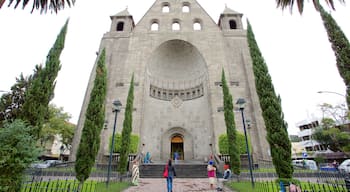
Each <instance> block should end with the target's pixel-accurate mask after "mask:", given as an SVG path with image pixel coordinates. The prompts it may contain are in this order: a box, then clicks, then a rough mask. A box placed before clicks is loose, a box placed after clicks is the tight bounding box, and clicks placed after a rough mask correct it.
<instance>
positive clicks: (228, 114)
mask: <svg viewBox="0 0 350 192" xmlns="http://www.w3.org/2000/svg"><path fill="white" fill-rule="evenodd" d="M221 85H222V92H223V99H224V116H225V124H226V133H227V138H228V139H227V140H228V151H229V155H230V165H231V168H232V171H233V173H235V174H237V175H239V174H240V173H241V170H240V167H241V159H240V154H241V153H240V152H239V145H238V140H237V129H236V125H235V115H234V113H233V103H232V95H231V94H230V90H229V89H228V86H227V82H226V78H225V71H224V69H222V74H221Z"/></svg>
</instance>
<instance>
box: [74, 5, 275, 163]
mask: <svg viewBox="0 0 350 192" xmlns="http://www.w3.org/2000/svg"><path fill="white" fill-rule="evenodd" d="M110 18H111V28H110V31H109V32H107V33H106V34H104V36H103V38H102V40H101V44H100V48H99V50H100V52H102V49H104V48H105V50H106V66H107V73H108V83H107V86H108V89H107V97H106V102H105V109H106V120H105V122H106V123H105V127H104V128H103V129H102V133H101V146H100V150H99V154H98V157H97V160H98V161H99V162H105V161H106V159H108V158H106V157H108V156H109V148H108V146H109V140H110V139H109V138H110V137H111V135H112V131H113V122H114V113H113V112H112V109H113V104H112V103H113V101H114V100H116V99H119V100H120V101H121V102H122V103H123V105H124V106H125V105H126V98H127V94H128V90H129V86H130V80H131V77H132V74H134V81H135V87H134V110H133V124H132V125H133V130H132V132H133V134H136V135H138V136H139V138H140V143H139V150H140V151H143V152H150V153H151V155H152V159H153V160H159V161H166V160H167V159H168V158H171V157H173V155H174V153H175V152H178V153H179V156H180V159H182V160H203V159H204V158H206V157H208V155H209V154H212V153H215V154H218V153H219V146H218V141H219V136H220V135H222V134H226V126H225V121H224V112H223V93H222V87H221V74H222V70H223V69H224V70H225V75H226V80H227V82H228V86H229V89H230V93H231V94H232V97H233V103H235V102H236V100H237V99H238V98H244V99H245V100H246V101H247V103H246V106H245V110H244V113H245V118H246V120H247V121H246V125H247V126H246V127H247V133H248V135H249V137H250V141H251V143H252V155H253V160H254V162H257V161H269V160H271V157H270V153H269V150H270V147H269V145H268V143H267V140H266V130H265V125H264V120H263V117H262V114H261V108H260V104H259V99H258V96H257V93H256V88H255V80H254V74H253V68H252V62H251V58H250V54H249V47H248V42H247V37H246V30H244V29H243V25H242V14H241V13H238V12H236V11H233V10H232V9H230V8H227V7H226V8H225V10H224V11H223V13H222V14H221V15H220V18H219V21H218V23H216V22H215V21H214V20H213V19H212V18H211V17H210V16H209V15H208V14H207V13H206V12H205V10H204V9H203V8H202V7H201V6H200V5H199V4H198V2H197V1H196V0H156V1H155V3H154V4H153V5H152V6H151V8H150V9H149V10H148V12H147V13H146V14H145V15H144V16H143V18H142V19H141V20H140V21H139V22H138V23H137V24H136V25H135V23H134V21H133V17H132V15H131V14H130V13H129V12H128V11H127V10H124V11H122V12H120V13H118V14H116V15H113V16H111V17H110ZM96 65H97V64H95V67H96ZM92 71H93V72H92V74H91V77H90V80H89V84H88V87H87V91H86V96H85V99H84V103H83V106H82V109H81V114H80V118H79V122H78V125H77V129H76V133H75V136H74V141H73V148H72V154H71V157H70V159H71V160H75V154H76V151H77V148H78V145H79V141H80V137H81V132H82V128H83V125H84V120H85V111H86V109H87V105H88V103H89V94H90V92H91V89H92V87H93V82H94V77H95V74H94V73H95V70H94V69H93V70H92ZM234 108H237V106H234ZM124 111H125V110H123V109H122V110H121V112H120V113H119V114H118V121H117V126H116V127H117V129H116V131H117V132H118V133H121V130H122V125H123V120H124ZM235 124H236V128H237V130H238V131H239V132H241V133H243V124H242V118H241V114H240V112H239V110H236V111H235Z"/></svg>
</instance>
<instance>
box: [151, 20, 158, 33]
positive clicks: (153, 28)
mask: <svg viewBox="0 0 350 192" xmlns="http://www.w3.org/2000/svg"><path fill="white" fill-rule="evenodd" d="M158 30H159V24H158V23H157V21H154V22H153V23H152V25H151V31H158Z"/></svg>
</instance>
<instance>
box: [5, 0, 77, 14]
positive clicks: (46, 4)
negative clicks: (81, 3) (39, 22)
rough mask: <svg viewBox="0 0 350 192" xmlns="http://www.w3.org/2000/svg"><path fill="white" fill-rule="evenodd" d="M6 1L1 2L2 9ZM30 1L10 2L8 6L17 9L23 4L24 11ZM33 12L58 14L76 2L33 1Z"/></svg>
mask: <svg viewBox="0 0 350 192" xmlns="http://www.w3.org/2000/svg"><path fill="white" fill-rule="evenodd" d="M5 1H6V0H0V9H1V7H2V5H3V4H4V3H5ZM29 1H30V0H8V6H9V7H10V6H11V5H12V4H14V8H15V9H16V8H17V7H18V6H19V5H20V4H22V9H24V8H25V7H27V5H28V3H29ZM32 2H33V5H32V10H31V13H33V11H34V10H40V13H46V12H47V10H51V11H52V12H55V13H57V12H58V11H60V10H63V9H64V8H65V6H66V4H67V5H68V7H71V6H73V5H74V3H75V0H32Z"/></svg>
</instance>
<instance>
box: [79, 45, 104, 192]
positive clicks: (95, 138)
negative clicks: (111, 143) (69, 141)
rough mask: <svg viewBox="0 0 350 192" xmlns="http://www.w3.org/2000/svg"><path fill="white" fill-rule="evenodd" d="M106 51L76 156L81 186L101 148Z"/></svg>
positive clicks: (99, 66)
mask: <svg viewBox="0 0 350 192" xmlns="http://www.w3.org/2000/svg"><path fill="white" fill-rule="evenodd" d="M105 57H106V51H105V49H103V51H102V52H101V55H100V56H99V59H98V61H97V67H96V76H95V80H94V87H93V88H92V90H91V93H90V101H89V104H88V107H87V110H86V114H85V122H84V127H83V130H82V136H81V140H80V144H79V148H78V151H77V155H76V162H75V172H76V178H77V179H78V180H79V181H80V186H79V188H80V187H81V186H82V184H83V183H84V181H85V180H86V179H87V178H89V175H90V173H91V168H92V167H93V165H94V163H95V158H96V155H97V152H98V150H99V148H100V134H101V130H102V127H103V124H104V119H105V99H106V93H107V71H106V64H105Z"/></svg>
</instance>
